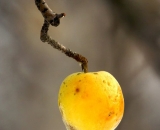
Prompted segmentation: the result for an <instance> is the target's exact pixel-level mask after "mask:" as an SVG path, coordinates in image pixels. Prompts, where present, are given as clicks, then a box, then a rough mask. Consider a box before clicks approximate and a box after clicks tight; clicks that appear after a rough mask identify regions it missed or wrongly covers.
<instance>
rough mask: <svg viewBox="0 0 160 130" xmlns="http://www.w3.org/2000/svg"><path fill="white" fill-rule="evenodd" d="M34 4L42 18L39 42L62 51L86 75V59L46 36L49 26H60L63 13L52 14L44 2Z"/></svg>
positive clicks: (37, 0) (41, 0) (40, 0)
mask: <svg viewBox="0 0 160 130" xmlns="http://www.w3.org/2000/svg"><path fill="white" fill-rule="evenodd" d="M35 4H36V6H37V8H38V9H39V11H40V12H41V13H42V15H43V17H44V24H43V26H42V29H41V35H40V39H41V41H42V42H47V43H48V44H50V45H51V46H52V47H53V48H55V49H58V50H60V51H62V52H63V53H64V54H66V55H67V56H69V57H71V58H73V59H75V60H76V61H77V62H80V63H81V67H82V70H83V71H84V72H85V73H86V72H87V71H88V66H87V63H88V61H87V59H86V58H85V57H84V56H82V55H80V54H78V53H76V52H73V51H71V50H70V49H69V48H66V47H65V46H63V45H62V44H60V43H59V42H57V41H55V40H54V39H52V38H51V37H50V36H49V35H48V30H49V25H50V24H51V25H52V26H55V27H57V26H58V25H59V24H60V18H62V17H64V16H65V13H61V14H56V13H54V12H53V11H52V10H51V9H50V8H49V6H48V5H47V4H46V2H45V1H44V0H35Z"/></svg>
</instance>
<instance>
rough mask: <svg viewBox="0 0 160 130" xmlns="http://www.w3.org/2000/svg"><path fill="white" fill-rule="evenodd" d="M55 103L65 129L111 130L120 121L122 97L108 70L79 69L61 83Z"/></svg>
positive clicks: (117, 84)
mask: <svg viewBox="0 0 160 130" xmlns="http://www.w3.org/2000/svg"><path fill="white" fill-rule="evenodd" d="M58 106H59V110H60V112H61V115H62V119H63V121H64V124H65V126H66V128H67V130H114V129H115V128H116V127H117V126H118V124H119V123H120V121H121V120H122V117H123V113H124V97H123V93H122V90H121V87H120V85H119V83H118V82H117V80H116V79H115V78H114V77H113V76H112V75H111V74H110V73H108V72H105V71H99V72H87V73H84V72H78V73H74V74H71V75H69V76H68V77H67V78H65V79H64V81H63V82H62V84H61V86H60V90H59V95H58Z"/></svg>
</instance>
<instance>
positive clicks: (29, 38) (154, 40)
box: [0, 0, 160, 130]
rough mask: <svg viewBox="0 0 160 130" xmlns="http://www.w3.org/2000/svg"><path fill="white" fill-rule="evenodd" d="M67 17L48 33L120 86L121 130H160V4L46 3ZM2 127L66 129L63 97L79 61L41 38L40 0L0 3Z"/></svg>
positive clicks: (118, 0)
mask: <svg viewBox="0 0 160 130" xmlns="http://www.w3.org/2000/svg"><path fill="white" fill-rule="evenodd" d="M46 2H47V3H48V5H49V6H50V7H51V8H52V10H53V11H55V12H56V13H61V12H65V13H66V15H67V16H66V17H65V18H63V19H62V20H61V24H60V26H59V27H57V28H55V27H50V28H49V29H50V30H49V34H50V36H51V37H52V38H54V39H55V40H57V41H59V42H60V43H61V44H63V45H65V46H66V47H68V48H70V49H71V50H73V51H75V52H78V53H80V54H82V55H84V56H85V57H87V59H88V61H89V71H100V70H105V71H108V72H110V73H112V74H113V75H114V76H115V77H116V78H117V80H118V81H119V83H120V85H121V87H122V90H123V93H124V97H125V113H124V117H123V120H122V122H121V123H120V125H119V126H118V128H117V129H116V130H159V129H160V112H159V110H160V102H159V99H160V94H159V93H160V80H159V79H160V1H159V0H152V1H150V0H134V1H133V0H98V1H97V0H87V1H80V0H69V1H68V0H47V1H46ZM0 16H1V18H0V130H65V127H64V124H63V122H62V119H61V115H60V112H59V109H58V104H57V99H58V98H57V97H58V91H59V86H60V85H61V82H62V81H63V79H64V78H65V77H66V76H67V75H69V74H71V73H74V72H77V71H81V68H80V66H79V65H78V63H77V62H76V61H74V60H73V59H71V58H68V57H67V56H65V55H64V54H63V53H61V52H59V51H58V50H55V49H53V48H52V47H51V46H50V45H48V44H47V43H42V42H41V41H40V38H39V37H40V30H41V27H42V24H43V17H42V15H41V13H40V12H39V11H38V9H37V7H36V6H35V2H34V1H31V0H29V1H22V0H14V1H11V0H0Z"/></svg>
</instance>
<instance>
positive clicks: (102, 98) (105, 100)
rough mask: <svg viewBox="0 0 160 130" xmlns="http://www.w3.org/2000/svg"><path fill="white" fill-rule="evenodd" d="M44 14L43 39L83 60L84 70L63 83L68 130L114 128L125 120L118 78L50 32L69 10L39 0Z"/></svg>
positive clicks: (60, 103) (61, 100)
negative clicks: (92, 66) (93, 69)
mask: <svg viewBox="0 0 160 130" xmlns="http://www.w3.org/2000/svg"><path fill="white" fill-rule="evenodd" d="M35 4H36V6H37V8H38V9H39V10H40V12H41V13H42V15H43V17H44V24H43V26H42V29H41V34H40V39H41V41H42V42H47V43H48V44H50V45H51V46H53V47H54V48H55V49H58V50H60V51H62V52H63V53H65V54H66V55H67V56H69V57H72V58H73V59H75V60H76V61H78V62H80V63H81V67H82V70H83V72H78V73H74V74H71V75H69V76H68V77H67V78H66V79H65V80H64V81H63V82H62V84H61V86H60V90H59V96H58V106H59V109H60V112H61V114H62V118H63V121H64V123H65V125H66V128H67V130H114V129H115V128H116V127H117V126H118V124H119V123H120V121H121V120H122V117H123V113H124V97H123V93H122V90H121V87H120V85H119V83H118V82H117V80H116V79H115V78H114V77H113V76H112V75H111V74H110V73H108V72H105V71H99V72H88V66H87V63H88V60H87V59H86V58H85V57H84V56H82V55H80V54H78V53H75V52H73V51H71V50H70V49H68V48H66V47H65V46H63V45H61V44H60V43H59V42H56V41H55V40H54V39H52V38H51V37H50V36H49V35H48V30H49V26H50V25H52V26H55V27H57V26H58V25H59V24H60V18H62V17H64V16H65V13H61V14H57V13H54V12H53V11H52V10H51V9H50V8H49V6H48V5H47V3H46V2H45V1H44V0H35Z"/></svg>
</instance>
